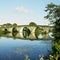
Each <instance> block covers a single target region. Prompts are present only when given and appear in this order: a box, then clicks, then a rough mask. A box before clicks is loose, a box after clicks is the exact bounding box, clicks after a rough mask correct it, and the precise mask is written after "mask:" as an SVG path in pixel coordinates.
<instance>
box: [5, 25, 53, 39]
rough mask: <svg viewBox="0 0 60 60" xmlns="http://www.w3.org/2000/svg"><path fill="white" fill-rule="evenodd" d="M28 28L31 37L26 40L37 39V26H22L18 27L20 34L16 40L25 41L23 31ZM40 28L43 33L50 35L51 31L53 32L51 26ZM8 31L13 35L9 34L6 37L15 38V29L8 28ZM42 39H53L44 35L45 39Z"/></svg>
mask: <svg viewBox="0 0 60 60" xmlns="http://www.w3.org/2000/svg"><path fill="white" fill-rule="evenodd" d="M25 27H27V28H28V29H29V30H30V34H29V36H27V37H26V39H37V37H36V34H35V31H36V28H37V27H36V26H27V25H24V26H23V25H22V26H18V27H16V29H17V31H18V33H17V34H16V35H15V37H16V38H21V39H24V38H25V37H24V34H23V30H24V28H25ZM39 27H40V28H42V29H43V31H46V32H47V33H49V31H52V28H53V27H51V26H39ZM7 30H8V31H10V32H11V33H8V34H7V35H6V36H8V37H13V34H12V30H13V27H9V28H7ZM42 39H51V37H50V36H49V34H46V35H44V37H43V38H42Z"/></svg>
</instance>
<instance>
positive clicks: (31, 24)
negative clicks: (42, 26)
mask: <svg viewBox="0 0 60 60" xmlns="http://www.w3.org/2000/svg"><path fill="white" fill-rule="evenodd" d="M29 26H37V24H36V23H34V22H31V23H30V24H29Z"/></svg>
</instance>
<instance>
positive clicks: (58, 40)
mask: <svg viewBox="0 0 60 60" xmlns="http://www.w3.org/2000/svg"><path fill="white" fill-rule="evenodd" d="M45 11H46V12H47V13H48V14H47V16H45V18H46V19H48V20H49V21H50V23H51V24H53V25H54V28H53V35H54V37H55V39H54V42H53V46H52V48H53V54H54V55H55V59H56V60H58V58H59V57H60V52H59V51H60V5H55V4H53V3H51V4H48V5H47V7H46V10H45Z"/></svg>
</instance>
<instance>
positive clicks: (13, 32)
mask: <svg viewBox="0 0 60 60" xmlns="http://www.w3.org/2000/svg"><path fill="white" fill-rule="evenodd" d="M17 33H18V31H17V29H16V27H13V28H12V36H13V37H14V38H16V35H17Z"/></svg>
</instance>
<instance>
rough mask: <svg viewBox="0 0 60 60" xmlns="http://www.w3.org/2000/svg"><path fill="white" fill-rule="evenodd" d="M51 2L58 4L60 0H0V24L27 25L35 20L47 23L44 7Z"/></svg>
mask: <svg viewBox="0 0 60 60" xmlns="http://www.w3.org/2000/svg"><path fill="white" fill-rule="evenodd" d="M51 2H53V3H54V4H60V0H0V25H1V24H5V23H11V24H13V23H17V24H18V25H27V24H29V23H30V22H35V23H36V24H38V25H49V21H48V20H46V19H45V18H44V16H46V12H45V11H44V10H45V7H46V6H47V4H49V3H51Z"/></svg>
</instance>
